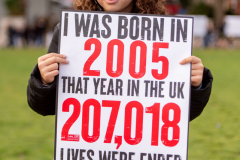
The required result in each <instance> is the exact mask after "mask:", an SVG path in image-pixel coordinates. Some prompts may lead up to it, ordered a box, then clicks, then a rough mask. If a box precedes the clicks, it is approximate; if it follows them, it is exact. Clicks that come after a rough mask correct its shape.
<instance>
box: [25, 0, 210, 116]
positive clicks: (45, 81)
mask: <svg viewBox="0 0 240 160" xmlns="http://www.w3.org/2000/svg"><path fill="white" fill-rule="evenodd" d="M164 4H165V1H164V0H154V1H153V0H146V1H140V0H75V1H74V8H75V9H76V10H88V11H104V12H124V13H140V14H160V15H166V14H167V12H166V9H165V6H164ZM58 35H59V25H57V26H56V27H55V30H54V34H53V38H52V42H51V44H50V47H49V50H48V53H49V54H46V55H43V56H41V57H39V58H38V64H37V65H36V66H35V67H34V69H33V71H32V73H31V77H30V79H29V83H28V87H27V98H28V104H29V106H30V107H31V108H32V109H33V110H34V111H36V112H37V113H39V114H41V115H44V116H45V115H54V114H55V100H56V78H55V77H56V76H57V75H58V73H59V71H58V64H59V63H61V64H68V63H69V62H68V60H66V56H65V55H63V54H57V53H58V44H59V41H58ZM179 63H180V64H181V65H184V64H187V63H191V64H192V71H191V86H192V89H191V107H190V120H193V119H195V118H196V117H197V116H199V115H200V114H201V112H202V111H203V109H204V107H205V106H206V104H207V102H208V100H209V97H210V93H211V87H212V80H213V77H212V75H211V72H210V71H209V70H208V69H207V68H205V67H204V66H203V64H202V61H201V59H199V58H197V57H195V56H190V57H186V58H185V59H183V60H182V61H180V62H179Z"/></svg>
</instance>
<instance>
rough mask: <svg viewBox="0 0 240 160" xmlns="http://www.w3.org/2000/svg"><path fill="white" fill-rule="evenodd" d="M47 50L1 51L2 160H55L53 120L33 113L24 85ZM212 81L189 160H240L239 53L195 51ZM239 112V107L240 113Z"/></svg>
mask: <svg viewBox="0 0 240 160" xmlns="http://www.w3.org/2000/svg"><path fill="white" fill-rule="evenodd" d="M45 53H46V50H44V49H2V50H0V75H1V76H0V160H52V159H53V154H54V153H53V152H54V130H55V126H54V125H55V117H54V116H46V117H43V116H41V115H38V114H36V113H35V112H33V111H32V110H31V109H30V108H29V107H28V104H27V98H26V86H27V83H28V78H29V75H30V73H31V70H32V68H33V66H34V65H35V64H36V63H37V58H38V57H39V56H40V55H42V54H45ZM193 54H194V55H195V56H198V57H200V58H201V59H202V61H203V63H204V65H205V66H206V67H207V68H209V69H211V72H212V74H213V76H214V83H213V90H212V95H211V98H210V101H209V103H208V105H207V107H206V108H205V110H204V112H203V113H202V115H201V116H200V117H198V118H197V119H195V120H194V121H192V122H191V123H190V131H189V134H190V137H189V160H238V159H239V160H240V105H239V104H238V100H240V96H239V92H240V85H239V83H240V74H239V71H238V69H239V60H240V50H213V49H211V50H205V49H204V50H194V52H193ZM238 107H239V108H238Z"/></svg>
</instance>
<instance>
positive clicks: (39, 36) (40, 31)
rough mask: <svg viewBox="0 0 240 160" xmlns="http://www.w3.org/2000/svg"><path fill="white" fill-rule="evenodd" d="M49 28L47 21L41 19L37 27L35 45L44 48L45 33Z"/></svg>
mask: <svg viewBox="0 0 240 160" xmlns="http://www.w3.org/2000/svg"><path fill="white" fill-rule="evenodd" d="M46 28H47V22H46V20H45V19H43V18H40V19H38V20H37V22H36V25H35V45H36V46H37V47H42V46H43V45H44V33H45V30H46Z"/></svg>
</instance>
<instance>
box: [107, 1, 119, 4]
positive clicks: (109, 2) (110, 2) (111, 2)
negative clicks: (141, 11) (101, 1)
mask: <svg viewBox="0 0 240 160" xmlns="http://www.w3.org/2000/svg"><path fill="white" fill-rule="evenodd" d="M118 1H119V0H105V2H106V3H108V4H113V3H117V2H118Z"/></svg>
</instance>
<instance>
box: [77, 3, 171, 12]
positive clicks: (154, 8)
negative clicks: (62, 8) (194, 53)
mask: <svg viewBox="0 0 240 160" xmlns="http://www.w3.org/2000/svg"><path fill="white" fill-rule="evenodd" d="M74 9H76V10H88V11H99V10H103V8H102V7H101V6H100V5H99V4H98V3H97V0H74ZM132 13H141V14H160V15H166V14H167V12H166V9H165V0H133V9H132Z"/></svg>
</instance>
